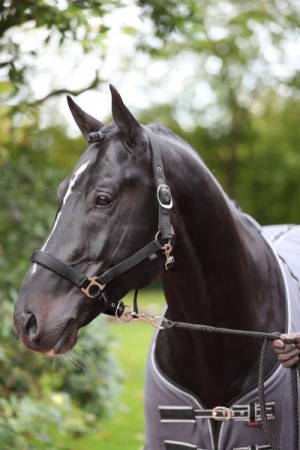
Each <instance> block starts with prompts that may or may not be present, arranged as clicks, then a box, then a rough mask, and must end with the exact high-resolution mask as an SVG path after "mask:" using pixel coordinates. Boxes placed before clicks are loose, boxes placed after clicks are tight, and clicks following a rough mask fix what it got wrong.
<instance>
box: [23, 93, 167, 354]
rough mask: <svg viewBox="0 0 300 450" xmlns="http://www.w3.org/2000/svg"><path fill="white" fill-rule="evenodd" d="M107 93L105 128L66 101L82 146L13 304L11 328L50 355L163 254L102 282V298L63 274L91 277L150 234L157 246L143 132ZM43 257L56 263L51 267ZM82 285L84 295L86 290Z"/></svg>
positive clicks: (154, 272)
mask: <svg viewBox="0 0 300 450" xmlns="http://www.w3.org/2000/svg"><path fill="white" fill-rule="evenodd" d="M111 94H112V115H113V119H114V122H113V123H111V124H109V125H103V124H102V123H101V122H99V121H98V120H96V119H95V118H93V117H91V116H90V115H88V114H87V113H85V112H84V111H83V110H82V109H81V108H80V107H79V106H78V105H76V103H75V102H74V101H73V100H72V99H71V98H68V103H69V107H70V110H71V113H72V115H73V117H74V119H75V121H76V123H77V125H78V127H79V129H80V130H81V132H82V134H83V136H84V138H85V139H86V140H87V142H88V146H87V148H86V150H85V151H84V153H83V154H82V156H81V157H80V159H79V161H78V163H77V165H76V167H75V169H74V170H73V172H72V173H71V174H70V175H69V176H68V177H67V178H66V179H65V180H64V181H63V182H62V183H61V185H60V186H59V189H58V210H57V214H56V217H55V220H54V224H53V227H52V230H51V232H50V234H49V236H48V238H47V239H46V241H45V243H44V245H43V247H42V249H41V251H40V252H38V253H39V254H40V255H42V256H41V261H39V260H38V259H33V263H32V265H31V266H30V268H29V271H28V273H27V275H26V277H25V279H24V282H23V285H22V287H21V290H20V294H19V298H18V300H17V303H16V305H15V330H16V332H17V334H18V336H19V337H20V339H21V341H22V342H23V343H24V344H25V345H26V346H27V347H29V348H30V349H32V350H35V351H39V352H43V353H47V354H49V355H54V354H60V353H65V352H67V351H69V350H70V349H71V348H72V347H73V346H74V345H75V343H76V339H77V331H78V329H79V328H81V327H83V326H85V325H87V324H88V323H89V322H90V321H92V320H93V319H94V318H95V317H97V316H98V315H99V314H100V313H102V312H104V311H105V310H107V305H116V304H118V302H119V301H120V299H121V298H122V297H124V295H125V294H126V293H127V292H128V291H130V290H131V289H138V288H142V287H145V286H147V285H149V284H150V283H152V282H153V281H154V280H155V279H156V278H157V277H158V275H159V272H160V270H161V268H162V267H163V264H162V262H163V256H162V253H163V252H157V253H155V252H154V255H148V254H147V255H146V257H140V258H139V261H138V264H131V266H132V267H131V266H130V265H129V269H128V270H127V269H126V274H125V273H124V270H119V271H118V274H117V276H116V277H113V279H111V280H110V281H109V282H108V283H107V284H106V286H105V297H104V298H105V301H99V299H102V300H103V298H102V297H103V296H102V288H103V286H101V289H100V290H99V292H100V295H98V296H96V295H94V296H93V295H88V296H87V295H85V293H84V292H83V290H82V289H79V288H78V286H77V285H76V284H74V283H72V282H71V280H70V277H68V276H66V273H65V271H64V269H65V268H67V269H66V271H67V272H68V270H69V271H70V270H71V271H72V270H74V271H77V273H80V274H81V273H84V274H85V275H86V279H88V280H90V279H91V278H89V277H95V276H97V275H99V274H101V273H104V272H105V271H107V270H108V269H109V268H111V267H115V266H116V265H118V264H119V263H121V262H122V261H124V260H125V261H126V259H128V258H130V256H131V255H135V254H136V252H138V251H139V250H140V249H141V248H144V247H145V246H146V247H147V244H148V243H149V242H151V241H153V239H154V242H156V243H158V240H157V239H155V235H156V234H157V231H158V211H159V206H158V202H157V192H156V186H155V183H154V179H153V171H152V164H151V155H150V153H151V152H150V150H149V140H148V136H147V132H145V128H143V126H142V125H140V124H139V123H138V122H137V120H136V119H135V118H134V117H133V115H132V114H131V113H130V111H129V110H128V109H127V107H126V106H125V105H124V103H123V101H122V99H121V97H120V95H119V93H118V92H117V91H116V89H115V88H114V87H112V86H111ZM158 248H159V243H158ZM45 255H46V256H45ZM144 256H145V255H144ZM147 256H149V257H147ZM150 256H153V257H150ZM43 258H44V259H43ZM45 258H48V259H49V258H52V259H53V260H54V263H53V264H54V266H55V262H56V266H57V264H58V266H59V264H60V263H61V264H62V265H63V267H62V268H61V266H59V267H58V268H59V269H61V270H58V269H57V267H56V266H55V267H56V268H55V267H54V269H53V267H52V266H51V265H50V266H49V265H47V264H46V262H45V261H46V260H45ZM68 268H69V269H68ZM119 272H120V273H119ZM121 272H122V273H121ZM59 275H61V276H59ZM86 279H85V281H86ZM92 287H95V286H92ZM96 288H98V286H96ZM87 289H88V291H86V292H87V294H90V293H91V292H92V289H91V291H89V289H90V286H89V287H88V288H87ZM96 290H97V289H96ZM99 292H98V294H99ZM103 295H104V294H103ZM91 297H96V299H95V298H91Z"/></svg>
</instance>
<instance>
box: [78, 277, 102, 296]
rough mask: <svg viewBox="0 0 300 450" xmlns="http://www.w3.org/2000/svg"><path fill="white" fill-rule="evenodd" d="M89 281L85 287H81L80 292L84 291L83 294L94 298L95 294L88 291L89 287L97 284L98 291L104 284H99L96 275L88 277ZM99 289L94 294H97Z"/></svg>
mask: <svg viewBox="0 0 300 450" xmlns="http://www.w3.org/2000/svg"><path fill="white" fill-rule="evenodd" d="M89 282H90V284H89V285H88V286H87V287H86V288H81V290H82V292H84V293H85V295H87V296H88V297H89V298H95V295H93V294H91V293H90V289H91V287H92V286H97V287H98V288H99V290H100V291H103V289H104V288H105V286H106V285H105V284H100V283H99V282H98V281H97V277H91V278H89ZM98 293H99V291H98V292H97V294H96V295H98Z"/></svg>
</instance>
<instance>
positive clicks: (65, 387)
mask: <svg viewBox="0 0 300 450" xmlns="http://www.w3.org/2000/svg"><path fill="white" fill-rule="evenodd" d="M11 317H12V304H11V303H8V302H5V301H4V302H3V301H2V303H1V329H0V442H1V449H7V450H8V449H12V448H15V449H20V450H38V449H43V450H60V449H61V450H63V449H65V450H67V449H69V447H66V446H65V445H64V444H63V442H64V440H65V436H66V435H68V436H73V438H75V437H80V436H82V435H84V434H87V433H89V432H91V431H92V430H94V429H95V427H96V426H97V421H98V420H99V419H100V418H101V419H103V418H104V417H107V415H108V414H109V413H110V412H111V410H112V407H113V405H114V403H115V401H116V398H117V395H118V393H119V385H120V370H119V368H118V366H117V365H116V362H115V360H114V359H113V358H112V356H111V354H110V353H109V352H110V348H109V345H108V344H107V334H108V329H107V323H106V321H105V320H104V319H102V320H98V321H97V322H94V323H92V324H91V325H90V326H89V327H88V328H86V329H85V330H84V331H83V332H82V333H81V336H80V337H79V343H78V345H77V348H76V349H75V350H74V351H73V353H70V354H68V355H65V356H59V357H54V358H50V359H49V358H47V357H45V356H43V355H39V354H36V353H33V352H29V351H28V350H27V349H25V348H23V347H21V344H20V343H18V342H17V341H16V336H14V335H13V332H12V330H11ZM12 343H14V345H12ZM29 368H30V369H29Z"/></svg>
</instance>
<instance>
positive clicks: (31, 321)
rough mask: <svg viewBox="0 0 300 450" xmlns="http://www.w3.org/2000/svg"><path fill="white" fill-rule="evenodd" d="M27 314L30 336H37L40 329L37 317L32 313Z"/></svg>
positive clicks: (27, 327) (27, 330)
mask: <svg viewBox="0 0 300 450" xmlns="http://www.w3.org/2000/svg"><path fill="white" fill-rule="evenodd" d="M26 316H27V317H26V323H25V328H26V332H27V334H28V336H29V337H30V338H32V337H35V336H36V333H37V329H38V326H37V321H36V317H35V315H34V314H32V313H27V314H26Z"/></svg>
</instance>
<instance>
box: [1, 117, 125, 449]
mask: <svg viewBox="0 0 300 450" xmlns="http://www.w3.org/2000/svg"><path fill="white" fill-rule="evenodd" d="M0 128H1V127H0ZM1 130H2V133H1V138H0V139H1V140H0V171H1V177H0V204H1V210H2V211H1V214H2V220H1V222H0V236H1V238H0V286H1V288H0V442H1V449H12V448H15V449H20V450H38V449H43V450H60V449H66V448H67V447H66V446H65V445H64V444H63V441H64V439H63V438H64V436H65V435H66V434H67V435H69V436H73V437H76V436H79V435H82V434H86V433H88V432H90V431H91V430H92V429H93V428H94V427H95V426H96V424H97V420H98V419H103V418H104V417H107V415H108V414H109V413H110V411H111V410H112V408H113V405H114V402H115V399H116V395H117V393H118V391H119V389H118V385H119V384H120V371H119V369H118V367H117V365H116V361H115V359H114V358H113V357H112V356H111V353H110V345H109V344H108V342H110V340H109V339H108V336H109V330H108V327H107V324H106V322H105V321H104V320H101V319H100V320H97V321H96V322H95V323H93V324H90V325H89V327H88V328H87V329H86V330H84V331H83V332H82V335H81V336H80V339H79V342H78V344H77V346H76V348H75V349H74V351H73V353H70V354H69V355H66V356H65V357H54V358H48V357H43V356H42V355H38V354H35V353H33V352H29V351H28V350H27V349H25V348H23V347H22V346H21V344H20V343H19V342H18V340H17V337H16V335H15V334H14V332H13V329H12V318H13V301H14V300H15V299H16V297H17V291H18V289H19V287H20V285H21V282H22V279H23V277H24V275H25V273H26V271H27V268H28V266H29V259H30V255H31V253H32V251H33V249H35V248H39V247H40V246H41V244H42V242H43V241H44V239H45V238H46V236H47V234H48V232H49V229H50V226H51V222H52V221H53V218H54V214H55V209H56V189H57V187H58V185H59V183H60V181H62V179H63V178H64V177H65V176H66V175H67V173H68V172H69V171H70V170H71V169H72V168H73V166H74V164H75V161H76V160H77V159H78V157H79V154H80V153H81V152H82V149H83V145H84V144H83V139H70V138H68V137H67V136H66V134H65V133H64V131H63V130H62V129H60V128H54V127H53V128H50V129H43V130H40V131H38V130H36V129H35V127H33V126H32V125H30V124H27V125H23V126H20V127H18V128H12V127H11V125H9V124H8V123H7V122H6V121H4V122H3V123H2V128H1ZM62 149H63V151H62ZM66 155H68V158H67V157H66ZM2 208H3V209H2ZM60 441H61V442H62V443H61V442H60ZM68 448H69V447H68Z"/></svg>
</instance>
